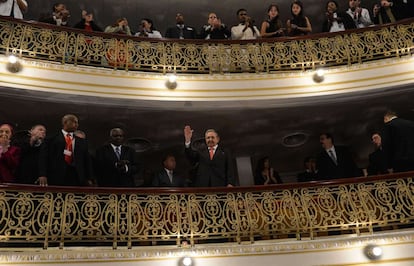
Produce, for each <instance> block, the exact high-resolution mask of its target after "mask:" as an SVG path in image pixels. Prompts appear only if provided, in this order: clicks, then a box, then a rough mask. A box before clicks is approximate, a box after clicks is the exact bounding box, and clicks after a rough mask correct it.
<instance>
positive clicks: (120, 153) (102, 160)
mask: <svg viewBox="0 0 414 266" xmlns="http://www.w3.org/2000/svg"><path fill="white" fill-rule="evenodd" d="M109 136H110V141H109V143H108V144H106V145H103V146H102V147H100V148H99V149H98V150H97V151H96V157H95V158H96V159H95V173H96V175H97V176H96V177H97V181H98V185H99V186H103V187H133V186H134V185H135V184H134V174H135V173H137V166H136V164H135V151H134V150H133V149H132V148H130V147H128V146H125V145H123V143H124V136H125V135H124V131H123V130H122V129H121V128H113V129H111V131H110V134H109Z"/></svg>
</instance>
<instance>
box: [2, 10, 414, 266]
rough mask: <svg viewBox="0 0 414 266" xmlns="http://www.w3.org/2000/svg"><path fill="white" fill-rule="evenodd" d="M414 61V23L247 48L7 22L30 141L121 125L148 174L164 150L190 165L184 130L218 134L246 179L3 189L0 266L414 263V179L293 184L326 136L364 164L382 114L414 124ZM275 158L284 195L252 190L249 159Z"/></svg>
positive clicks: (21, 117)
mask: <svg viewBox="0 0 414 266" xmlns="http://www.w3.org/2000/svg"><path fill="white" fill-rule="evenodd" d="M413 51H414V20H404V21H401V22H399V23H395V24H389V25H384V26H376V27H370V28H366V29H358V30H353V31H347V32H342V33H332V34H315V35H310V36H307V37H304V38H281V39H277V40H274V41H269V40H257V41H240V42H235V41H186V40H181V41H180V40H164V39H163V40H150V39H140V38H135V37H123V36H117V35H109V34H99V33H85V32H82V31H77V30H74V29H69V28H64V27H63V28H59V27H54V26H50V25H45V24H41V23H36V22H27V21H19V20H13V19H9V18H0V63H1V64H0V97H1V104H0V105H1V110H0V118H1V120H6V121H16V123H18V125H17V129H18V130H21V131H22V132H24V130H25V129H27V128H30V126H31V125H32V124H34V123H38V122H42V123H45V124H46V125H47V126H48V129H49V131H52V132H53V129H56V130H58V129H59V126H60V125H59V122H60V118H61V116H62V115H63V114H65V113H70V112H72V113H75V114H77V115H78V116H79V118H80V124H81V128H82V129H86V131H87V133H88V139H89V143H90V145H91V148H92V149H94V148H95V147H97V146H98V145H100V144H102V143H103V142H104V141H105V138H106V136H107V131H108V129H109V128H111V127H112V126H113V125H114V124H116V125H118V126H123V127H126V128H127V132H128V133H129V135H130V136H131V138H130V143H129V144H131V145H135V146H134V148H135V150H136V151H137V154H138V155H137V156H138V158H139V160H141V161H142V162H143V165H144V166H143V167H144V168H145V166H150V165H151V164H155V165H157V164H158V161H157V159H156V158H159V157H160V156H159V155H160V154H162V153H164V152H166V151H169V152H170V151H173V152H175V153H176V154H177V158H178V161H179V162H180V161H181V162H183V161H185V158H184V155H183V154H182V148H183V147H182V146H183V143H182V142H183V137H182V128H183V126H184V125H185V124H186V123H191V125H192V126H193V128H195V129H196V132H195V134H196V135H197V134H198V135H197V137H199V138H202V136H203V133H202V132H203V129H206V127H207V128H208V127H214V128H216V129H218V130H219V131H220V133H221V139H222V141H223V142H224V143H225V144H226V146H228V147H230V149H231V150H232V151H233V152H234V156H235V158H236V159H235V161H236V163H237V172H238V178H239V183H240V186H239V187H234V188H182V189H165V188H158V189H155V188H144V187H139V188H125V189H115V188H98V187H96V188H78V187H76V188H75V187H52V186H50V187H38V186H34V185H16V184H2V185H1V189H0V213H1V215H0V224H1V226H0V246H1V247H0V263H1V264H2V265H9V264H13V265H31V264H51V265H58V264H63V263H64V264H66V265H75V264H87V265H98V264H102V263H105V264H108V265H136V264H140V265H149V266H152V265H186V266H189V265H197V266H204V265H217V264H229V265H236V264H237V265H241V266H243V265H251V264H254V263H261V264H263V265H369V264H371V263H372V264H374V263H380V264H381V265H393V266H395V265H397V266H400V265H401V266H403V265H404V266H405V265H413V263H414V257H413V255H412V253H413V252H412V251H413V250H414V229H413V222H414V208H413V206H414V184H413V181H412V176H413V174H414V173H401V174H392V175H384V176H373V177H361V178H355V179H342V180H335V181H321V182H314V183H306V184H305V183H296V182H295V180H294V177H292V176H293V174H292V173H294V174H295V173H296V172H297V170H298V169H300V167H301V165H302V160H303V158H304V157H305V156H307V155H308V154H313V152H314V150H315V149H317V148H319V143H318V141H317V138H318V134H319V133H320V132H321V131H328V130H329V131H331V132H333V133H334V135H335V136H337V140H339V141H342V142H343V143H346V144H349V145H351V146H352V147H354V148H355V149H356V151H357V152H356V153H357V154H358V155H356V156H355V158H356V161H357V163H358V165H359V166H360V167H361V168H363V167H364V165H366V159H364V158H366V157H367V156H366V155H367V154H368V152H369V150H370V146H369V145H370V144H369V141H367V140H365V139H364V138H368V139H369V137H364V134H367V131H370V130H372V129H375V128H377V127H378V125H379V124H380V123H381V121H378V120H381V115H382V113H381V112H382V110H384V109H385V108H386V107H391V108H394V109H396V110H397V111H400V113H402V114H404V115H405V116H406V117H407V118H414V115H413V114H412V100H411V99H413V97H414V75H413V74H414V57H413ZM11 55H13V56H14V57H15V58H14V60H13V61H9V56H11ZM321 70H323V72H324V73H323V74H322V73H321V72H320V71H321ZM82 125H83V126H84V127H82ZM138 140H141V141H142V140H145V142H136V141H138ZM315 140H316V141H315ZM134 141H135V142H134ZM312 141H315V143H314V144H312ZM144 144H145V145H148V146H145V145H144ZM263 154H272V159H274V160H275V161H277V162H279V164H278V168H279V169H280V172H281V174H282V177H283V181H284V183H285V184H281V185H274V186H265V187H264V186H252V182H253V179H252V173H251V169H252V166H251V165H250V163H251V161H254V158H256V157H258V156H260V155H263ZM246 158H247V159H246ZM154 161H155V163H154ZM181 167H182V168H183V169H185V168H186V167H188V165H186V164H185V163H182V164H181ZM295 171H296V172H295Z"/></svg>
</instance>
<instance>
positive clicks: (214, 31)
mask: <svg viewBox="0 0 414 266" xmlns="http://www.w3.org/2000/svg"><path fill="white" fill-rule="evenodd" d="M230 37H231V32H230V30H229V29H228V28H227V26H226V25H224V24H223V23H221V19H220V18H218V17H217V15H216V14H215V13H210V14H208V21H207V24H206V25H204V26H203V27H202V28H201V31H200V38H201V39H205V40H209V39H211V40H217V39H221V40H225V39H230Z"/></svg>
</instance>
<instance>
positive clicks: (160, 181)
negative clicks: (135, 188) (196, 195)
mask: <svg viewBox="0 0 414 266" xmlns="http://www.w3.org/2000/svg"><path fill="white" fill-rule="evenodd" d="M185 185H186V183H185V179H184V178H183V177H181V176H179V175H177V174H176V173H175V172H173V178H172V183H171V181H170V177H169V176H168V174H167V171H165V169H162V170H161V171H159V172H158V173H157V174H156V175H155V176H154V178H153V179H152V186H154V187H185Z"/></svg>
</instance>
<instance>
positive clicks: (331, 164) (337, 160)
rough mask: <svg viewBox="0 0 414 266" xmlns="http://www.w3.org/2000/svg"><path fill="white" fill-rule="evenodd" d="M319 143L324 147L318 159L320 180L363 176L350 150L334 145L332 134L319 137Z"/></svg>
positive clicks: (317, 165)
mask: <svg viewBox="0 0 414 266" xmlns="http://www.w3.org/2000/svg"><path fill="white" fill-rule="evenodd" d="M319 141H320V143H321V145H322V151H321V152H320V153H319V155H318V157H317V159H316V168H317V170H318V176H319V178H320V179H336V178H345V177H356V176H361V175H362V173H361V171H360V170H359V169H358V167H357V166H356V164H355V162H354V160H353V159H352V156H351V154H350V153H349V151H348V149H347V148H346V147H343V146H336V145H334V143H333V138H332V135H331V134H329V133H322V134H321V135H320V136H319Z"/></svg>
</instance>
